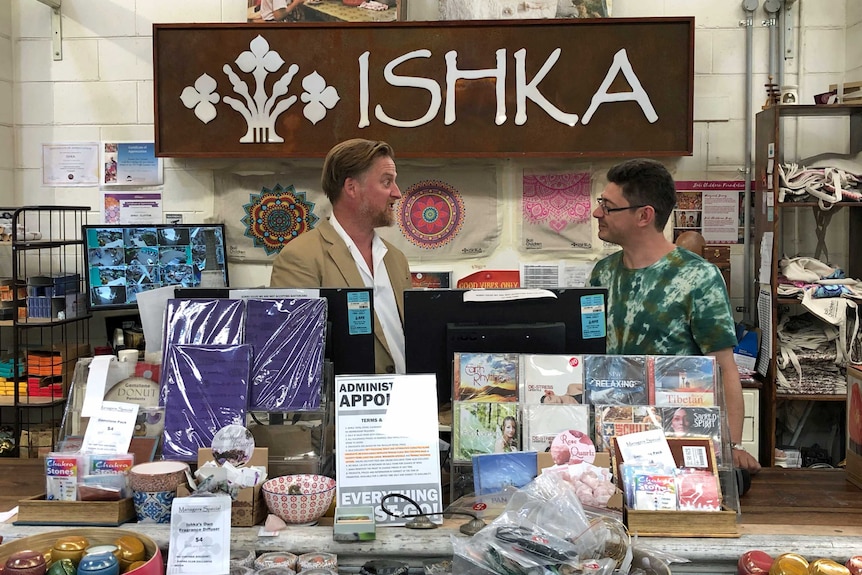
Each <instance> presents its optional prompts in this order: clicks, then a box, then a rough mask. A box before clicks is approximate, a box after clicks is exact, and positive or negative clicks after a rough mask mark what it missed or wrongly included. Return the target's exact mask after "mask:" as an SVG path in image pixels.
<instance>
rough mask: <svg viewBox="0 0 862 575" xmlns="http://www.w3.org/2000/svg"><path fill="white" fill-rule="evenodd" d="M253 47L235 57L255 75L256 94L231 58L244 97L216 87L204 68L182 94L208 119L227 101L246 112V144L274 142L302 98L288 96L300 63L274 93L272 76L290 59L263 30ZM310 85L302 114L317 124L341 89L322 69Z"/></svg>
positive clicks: (231, 74) (233, 79) (308, 79)
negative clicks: (328, 82)
mask: <svg viewBox="0 0 862 575" xmlns="http://www.w3.org/2000/svg"><path fill="white" fill-rule="evenodd" d="M249 48H250V49H251V50H246V51H244V52H242V53H241V54H240V55H239V56H238V57H237V59H236V60H235V63H236V65H237V67H238V68H239V69H240V70H241V71H242V72H244V73H245V74H250V75H251V76H252V78H254V94H252V93H251V91H250V89H249V85H248V84H247V83H246V81H245V80H243V78H242V77H241V76H240V75H239V74H237V73H236V72H235V71H234V69H233V68H232V67H231V65H230V64H225V65H224V67H223V68H222V70H223V71H224V73H225V75H226V76H227V77H228V79H229V80H230V83H231V85H232V86H233V89H234V92H236V94H238V95H239V96H240V97H238V98H235V97H233V96H224V97H222V96H220V95H219V94H218V93H217V92H216V90H217V88H218V82H217V81H216V80H215V79H214V78H213V77H212V76H210V75H208V74H201V75H200V76H199V77H198V78H197V80H195V83H194V86H186V87H185V88H184V89H183V92H182V94H181V95H180V100H181V101H182V103H183V105H184V106H185V107H186V108H188V109H190V110H194V113H195V116H196V117H197V118H198V120H200V121H201V122H203V123H204V124H208V123H209V122H211V121H212V120H214V119H215V117H216V115H217V113H218V109H217V108H216V104H218V103H219V101H222V102H224V103H225V104H227V105H228V106H230V107H231V108H233V109H234V110H235V111H236V112H239V114H240V115H241V116H242V117H243V118H245V122H246V126H247V128H248V129H247V131H246V133H245V135H243V136H242V137H241V138H240V140H239V141H240V143H243V144H270V143H275V144H277V143H281V142H284V138H282V137H281V136H279V135H278V133H277V132H276V131H275V122H276V120H277V119H278V117H279V116H280V115H281V114H282V113H283V112H285V111H286V110H287V109H288V108H290V107H291V106H292V105H293V104H294V103H295V102H296V96H288V95H287V94H288V92H289V90H290V83H291V81H293V78H294V76H296V73H297V72H299V66H297V65H296V64H291V65H290V66H289V67H288V69H287V72H285V73H284V75H282V76H281V78H279V79H278V81H276V83H275V84H273V86H272V94H267V93H266V85H265V81H266V77H267V75H269V74H272V73H275V72H278V71H279V70H280V69H281V67H282V66H283V65H284V60H283V59H282V58H281V56H280V55H279V54H278V52H276V51H274V50H270V49H269V42H267V41H266V40H265V39H264V38H263V37H262V36H257V37H256V38H255V39H254V40H252V41H251V42H250V43H249ZM302 88H303V90H305V91H304V92H302V94H301V95H300V98H301V99H302V101H303V102H304V103H305V106H304V107H303V109H302V114H303V116H305V118H306V119H307V120H308V121H309V122H311V123H312V124H317V123H318V122H319V121H321V120H322V119H323V118H325V117H326V112H327V110H331V109H332V108H334V107H335V105H336V104H337V103H338V101H339V100H340V99H341V98H340V97H339V95H338V90H336V89H335V88H334V87H332V86H327V85H326V79H325V78H324V77H323V76H321V75H320V74H318V73H317V71H314V72H312V73H311V74H309V75H307V76H305V78H303V79H302Z"/></svg>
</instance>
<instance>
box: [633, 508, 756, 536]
mask: <svg viewBox="0 0 862 575" xmlns="http://www.w3.org/2000/svg"><path fill="white" fill-rule="evenodd" d="M625 524H626V527H628V530H629V533H631V534H632V535H634V534H635V533H637V534H638V535H640V536H641V537H739V535H740V534H739V526H738V525H737V523H736V512H735V511H728V510H724V511H638V510H635V509H628V508H626V510H625Z"/></svg>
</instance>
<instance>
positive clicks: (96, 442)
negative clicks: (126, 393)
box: [81, 401, 138, 454]
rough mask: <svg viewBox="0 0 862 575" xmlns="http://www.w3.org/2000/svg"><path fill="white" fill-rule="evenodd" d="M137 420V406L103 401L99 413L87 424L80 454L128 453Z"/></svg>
mask: <svg viewBox="0 0 862 575" xmlns="http://www.w3.org/2000/svg"><path fill="white" fill-rule="evenodd" d="M137 418H138V405H137V404H135V403H123V402H120V401H103V402H102V407H101V409H100V410H99V412H98V413H97V414H96V415H95V416H93V417H91V418H90V422H89V423H88V424H87V431H86V432H85V433H84V441H83V442H82V444H81V452H82V453H105V454H114V453H128V452H129V444H130V443H131V442H132V434H133V433H134V431H135V421H136V420H137Z"/></svg>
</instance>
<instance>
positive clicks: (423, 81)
mask: <svg viewBox="0 0 862 575" xmlns="http://www.w3.org/2000/svg"><path fill="white" fill-rule="evenodd" d="M153 43H154V56H153V60H154V74H155V98H154V99H155V131H156V133H155V141H156V155H158V156H173V157H279V158H283V157H322V156H324V155H325V154H326V152H327V151H328V150H329V149H330V148H331V147H332V145H334V144H335V143H337V142H339V141H341V140H345V139H349V138H355V137H362V138H368V139H373V140H385V141H387V142H389V143H390V144H392V145H393V147H394V148H395V151H396V154H397V156H398V157H517V156H522V157H530V156H532V157H582V156H593V157H620V156H680V155H691V153H692V148H693V143H692V142H693V132H692V119H693V93H694V87H693V79H694V19H693V18H690V17H685V18H649V19H629V18H619V19H585V20H579V19H560V20H521V21H469V22H393V23H387V24H385V25H380V24H361V23H320V24H318V23H295V24H156V25H154V31H153Z"/></svg>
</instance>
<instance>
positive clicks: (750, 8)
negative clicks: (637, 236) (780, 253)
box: [742, 0, 759, 324]
mask: <svg viewBox="0 0 862 575" xmlns="http://www.w3.org/2000/svg"><path fill="white" fill-rule="evenodd" d="M757 4H758V1H757V0H743V2H742V9H743V11H744V12H745V20H744V21H743V22H742V24H743V25H744V26H745V127H744V129H743V133H744V134H745V136H744V138H745V168H744V172H745V173H744V176H745V193H744V194H743V200H742V202H743V203H742V205H743V209H742V242H743V243H742V246H743V250H742V264H743V265H742V267H743V269H744V270H745V277H744V281H743V284H744V289H743V302H745V304H744V306H743V307H744V309H743V314H742V319H743V321H744V322H745V323H748V324H750V323H752V310H754V309H755V303H754V300H753V295H752V294H753V289H752V283H753V281H754V280H753V275H754V271H753V270H752V269H751V265H752V263H751V262H752V257H751V250H752V249H759V247H758V246H752V245H751V170H752V168H751V134H752V125H753V124H754V114H753V112H752V110H751V107H752V105H753V98H752V93H751V92H752V84H753V82H752V78H753V75H754V70H753V64H752V61H753V58H752V54H753V47H754V11H755V10H757Z"/></svg>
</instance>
